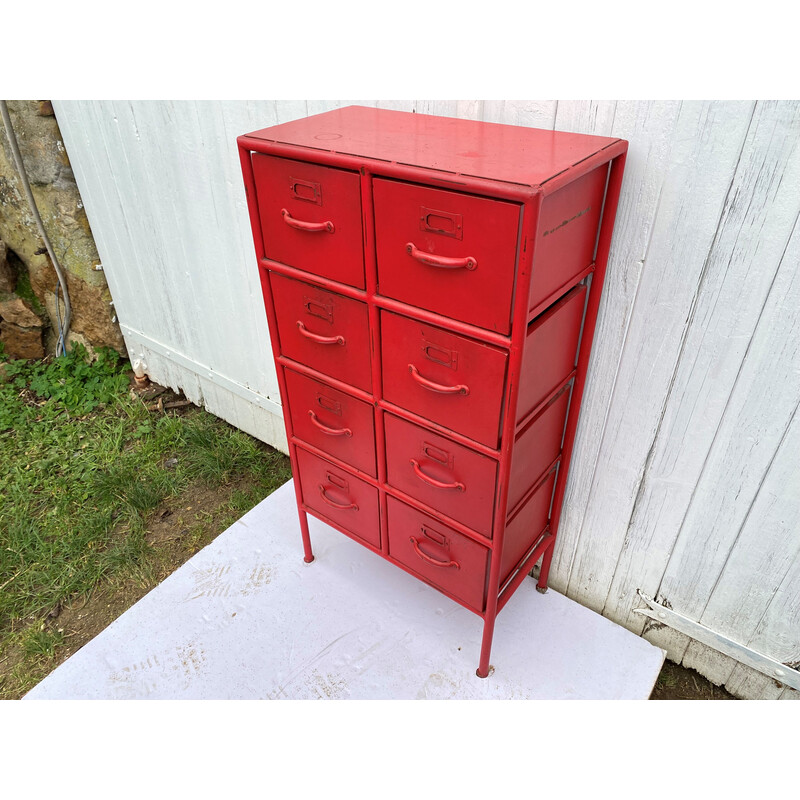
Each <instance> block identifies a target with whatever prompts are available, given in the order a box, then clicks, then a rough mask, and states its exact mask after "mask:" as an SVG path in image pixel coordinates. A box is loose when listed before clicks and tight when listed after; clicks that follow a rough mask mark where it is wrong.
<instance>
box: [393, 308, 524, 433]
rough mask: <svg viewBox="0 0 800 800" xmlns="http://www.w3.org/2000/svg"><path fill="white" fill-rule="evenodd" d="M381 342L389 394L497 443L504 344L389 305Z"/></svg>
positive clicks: (418, 411) (406, 405) (433, 417)
mask: <svg viewBox="0 0 800 800" xmlns="http://www.w3.org/2000/svg"><path fill="white" fill-rule="evenodd" d="M381 342H382V344H381V349H382V351H383V396H384V397H385V398H386V400H388V401H389V402H390V403H395V404H396V405H398V406H402V407H403V408H406V409H408V410H409V411H413V412H414V413H416V414H419V415H420V416H422V417H425V418H426V419H430V420H432V421H433V422H438V423H439V424H440V425H443V426H445V427H446V428H450V429H451V430H454V431H457V432H458V433H462V434H464V435H465V436H468V437H469V438H471V439H474V440H475V441H477V442H481V443H482V444H485V445H488V446H489V447H497V442H498V436H499V428H500V416H501V415H500V410H501V408H502V404H503V390H504V386H505V375H506V362H507V360H508V354H507V353H506V352H505V351H504V350H500V349H499V348H497V347H492V346H491V345H487V344H483V343H482V342H476V341H475V340H474V339H468V338H466V337H465V336H459V335H457V334H454V333H450V332H448V331H445V330H442V329H441V328H437V327H436V326H434V325H426V324H424V323H421V322H416V321H415V320H412V319H409V318H408V317H402V316H400V315H398V314H392V313H389V312H386V311H383V312H381Z"/></svg>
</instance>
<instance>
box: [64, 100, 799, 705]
mask: <svg viewBox="0 0 800 800" xmlns="http://www.w3.org/2000/svg"><path fill="white" fill-rule="evenodd" d="M353 103H355V104H359V105H376V106H380V107H384V108H395V109H399V110H405V111H412V110H413V111H417V112H418V113H427V114H441V115H447V116H458V117H463V118H469V119H480V120H484V121H487V122H504V123H510V124H515V125H529V126H532V127H540V128H555V129H557V130H564V131H576V132H583V133H593V134H598V135H604V136H618V137H620V138H624V139H628V140H629V142H630V150H629V156H628V164H627V169H626V175H625V180H624V184H623V191H622V196H621V198H620V207H619V212H618V219H617V225H616V230H615V239H614V243H613V246H612V250H611V256H610V262H609V269H608V277H607V281H608V282H607V289H606V292H605V295H604V298H603V302H602V305H601V309H600V316H599V319H598V331H597V335H596V339H595V351H594V353H593V356H592V361H591V365H590V369H589V376H588V381H587V386H586V393H585V397H584V407H583V412H582V417H581V422H580V425H579V428H578V435H577V439H576V443H575V455H574V458H573V464H572V468H571V470H570V476H569V482H568V486H567V493H566V498H565V504H564V517H563V520H562V525H561V532H560V536H559V541H558V544H557V547H556V552H555V557H554V560H553V569H552V572H551V576H552V577H551V583H552V585H553V587H554V588H555V589H556V590H558V591H561V592H564V593H565V594H567V595H568V596H569V597H572V598H573V599H575V600H577V601H578V602H580V603H582V604H584V605H586V606H588V607H590V608H593V609H595V610H596V611H598V612H599V613H602V614H604V615H605V616H607V617H609V618H611V619H613V620H614V621H616V622H618V623H620V624H621V625H624V626H626V627H627V628H629V629H631V630H633V631H635V632H637V633H640V634H642V635H644V636H645V637H646V638H648V639H650V640H651V641H653V642H655V643H656V644H658V645H659V646H661V647H663V648H665V649H666V650H667V651H668V653H669V655H670V657H671V658H673V659H675V660H677V661H682V662H683V663H685V664H686V665H687V666H690V667H692V668H694V669H697V670H698V671H699V672H701V673H703V674H704V675H707V676H708V677H709V678H711V679H712V680H714V681H715V682H717V683H719V684H720V685H724V686H726V687H727V688H728V689H729V690H730V691H732V692H733V693H734V694H737V695H738V696H742V697H753V698H787V699H788V698H791V699H795V698H797V696H798V693H797V692H795V691H793V690H790V689H785V688H784V687H782V686H781V685H780V684H776V683H775V681H773V680H772V679H771V678H769V677H767V676H766V675H763V674H761V673H759V672H756V671H754V670H752V669H750V668H749V667H745V666H743V665H742V664H739V663H737V662H736V661H734V660H733V659H731V658H728V657H727V656H723V655H721V654H719V653H718V652H716V651H714V650H711V649H710V648H708V647H706V646H704V645H701V644H699V643H697V642H695V641H692V640H690V639H689V638H688V637H686V636H684V635H682V634H679V633H676V632H674V631H672V630H670V629H669V628H666V627H659V626H657V625H654V624H653V623H651V622H648V621H647V620H645V619H644V618H643V617H642V616H641V615H637V614H635V613H634V610H635V609H636V608H637V607H639V606H640V605H641V603H640V601H639V598H638V594H637V592H638V591H641V592H642V593H644V594H646V595H650V596H654V597H655V598H656V599H657V600H658V601H659V602H662V603H665V604H668V605H670V606H671V607H672V608H673V609H674V610H675V611H677V612H679V613H681V614H683V615H685V616H688V617H690V618H692V619H694V620H696V621H698V622H700V623H701V624H703V625H705V626H706V627H708V628H711V629H712V630H714V631H716V632H719V633H721V634H723V635H725V636H728V637H729V638H731V639H734V640H735V641H737V642H739V643H741V644H743V645H746V646H748V647H751V648H752V649H753V650H756V651H759V652H762V653H765V654H767V655H769V656H771V657H773V658H775V659H777V660H779V661H782V662H784V663H786V664H792V665H795V666H796V665H797V662H798V661H800V457H798V454H799V453H800V419H798V414H797V407H798V401H800V352H799V351H800V320H798V313H800V312H799V311H798V310H799V309H800V226H799V225H798V213H800V103H799V102H796V101H780V102H766V101H765V102H762V101H759V102H749V101H748V102H700V101H693V102H678V101H659V102H645V101H624V102H623V101H620V102H615V101H594V100H593V101H509V100H502V101H494V100H466V101H442V100H436V101H428V100H401V101H370V100H356V101H345V100H343V101H336V102H332V101H279V102H266V101H264V102H262V101H259V102H239V101H236V102H193V101H192V102H138V101H137V102H111V101H90V102H66V101H61V102H56V103H55V106H56V113H57V116H58V120H59V124H60V126H61V130H62V132H63V135H64V139H65V145H66V148H67V152H68V153H69V156H70V159H71V161H72V165H73V168H74V171H75V174H76V178H77V181H78V185H79V187H80V189H81V192H82V196H83V199H84V202H85V204H86V210H87V213H88V216H89V220H90V222H91V224H92V229H93V232H94V235H95V239H96V240H97V245H98V249H99V251H100V254H101V257H102V259H103V263H104V266H105V270H106V273H107V276H108V282H109V286H110V288H111V292H112V295H113V297H114V302H115V308H116V310H117V313H118V316H119V319H120V322H121V324H122V325H123V330H124V333H125V336H126V342H127V344H128V347H129V350H130V353H131V356H132V357H142V358H144V360H145V362H146V363H147V365H148V371H149V372H150V374H151V376H152V377H153V378H154V379H155V380H158V381H160V382H162V383H166V384H168V385H170V386H173V387H175V388H181V389H183V390H184V391H185V392H186V394H187V396H188V397H190V398H191V399H193V400H194V401H195V402H198V403H201V404H203V405H205V406H206V407H207V408H208V409H209V410H211V411H212V412H213V413H215V414H217V415H219V416H220V417H222V418H224V419H226V420H228V421H229V422H231V423H232V424H234V425H236V426H238V427H240V428H242V429H243V430H246V431H248V432H249V433H251V434H253V435H254V436H258V437H259V438H261V439H263V440H264V441H267V442H269V443H271V444H273V445H275V446H277V447H280V448H282V449H285V447H286V443H285V440H284V434H283V426H282V422H281V420H280V413H281V412H280V402H279V396H278V390H277V381H276V376H275V372H274V370H273V368H272V365H271V359H270V356H269V348H268V332H267V326H266V321H265V318H264V313H263V309H262V304H261V292H260V287H259V284H258V277H257V272H256V269H255V258H254V253H253V245H252V239H251V235H250V230H249V225H248V215H247V211H246V205H245V198H244V191H243V188H242V182H241V176H240V174H239V164H238V157H237V153H236V145H235V140H236V136H237V135H239V134H241V133H246V132H249V131H252V130H256V129H258V128H263V127H266V126H268V125H273V124H276V123H278V122H284V121H287V120H291V119H296V118H298V117H302V116H306V115H309V114H315V113H319V112H322V111H326V110H328V109H330V108H334V107H339V106H344V105H350V104H353Z"/></svg>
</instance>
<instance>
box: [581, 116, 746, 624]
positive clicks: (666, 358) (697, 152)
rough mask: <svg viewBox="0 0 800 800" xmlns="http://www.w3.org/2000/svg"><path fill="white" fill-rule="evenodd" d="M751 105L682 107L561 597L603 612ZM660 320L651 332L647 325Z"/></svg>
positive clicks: (740, 145) (740, 146)
mask: <svg viewBox="0 0 800 800" xmlns="http://www.w3.org/2000/svg"><path fill="white" fill-rule="evenodd" d="M751 113H752V104H750V103H684V104H683V105H682V107H681V111H680V114H679V116H678V120H677V122H676V125H675V129H674V138H673V147H672V152H671V155H670V161H671V164H672V167H671V169H670V170H669V172H668V174H667V176H666V179H665V181H664V183H663V184H662V188H661V195H660V207H659V213H658V214H657V216H656V219H655V223H654V227H653V233H652V237H651V240H650V243H649V246H648V249H647V254H646V255H645V256H644V259H645V262H646V264H645V269H644V270H643V272H642V277H641V280H640V282H639V288H638V291H637V296H636V308H635V311H634V313H633V314H632V315H631V320H630V325H629V326H628V333H627V337H626V341H625V348H624V351H623V354H622V359H621V362H620V366H619V373H618V375H617V381H616V384H615V389H614V394H613V399H612V403H611V406H610V408H609V413H608V420H607V423H606V427H605V431H604V433H603V440H602V444H601V449H600V455H599V458H598V462H597V468H596V471H595V475H594V479H593V482H592V488H591V492H590V496H589V501H588V503H587V508H586V515H585V517H584V520H583V524H582V531H583V532H584V533H585V535H582V536H581V538H580V539H579V541H578V546H577V548H576V553H575V559H574V561H573V564H572V570H571V573H570V579H569V584H568V591H567V594H568V595H569V596H570V597H571V598H573V599H575V600H577V601H578V602H580V603H582V604H583V605H586V606H588V607H590V608H592V609H594V610H596V611H601V610H602V608H603V606H604V604H605V601H606V597H607V594H608V586H609V585H610V583H611V581H612V579H613V576H614V573H615V570H616V567H617V561H618V558H619V555H620V553H621V551H622V550H623V548H624V546H625V539H626V535H627V533H628V529H629V522H630V519H631V514H632V511H633V509H634V507H635V504H636V500H637V495H638V491H639V489H640V486H641V481H642V477H643V475H644V474H645V473H646V471H647V468H648V465H649V461H650V459H651V457H652V453H651V448H652V443H653V441H654V438H655V435H656V433H657V431H658V427H659V425H660V422H661V418H662V415H663V411H664V405H665V402H666V398H667V397H668V396H669V390H670V386H671V384H672V381H673V379H674V374H675V369H676V366H677V364H678V361H679V359H680V357H681V354H682V350H683V343H684V339H685V335H686V328H687V320H688V318H690V315H691V311H692V308H693V306H694V304H695V303H696V296H697V289H698V286H699V285H700V282H701V278H702V274H703V269H704V266H705V263H706V257H707V254H708V252H709V250H710V248H711V245H712V242H713V240H714V236H715V233H716V229H717V225H718V222H719V219H720V216H721V214H722V211H723V207H724V203H725V198H726V195H727V191H728V188H729V186H730V182H731V175H732V173H733V171H734V169H735V167H736V163H737V160H738V157H739V154H740V152H741V149H742V145H743V143H744V138H745V134H746V132H747V128H748V126H749V122H750V117H751ZM654 320H658V322H657V325H654V324H653V321H654Z"/></svg>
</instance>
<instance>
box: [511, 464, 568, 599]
mask: <svg viewBox="0 0 800 800" xmlns="http://www.w3.org/2000/svg"><path fill="white" fill-rule="evenodd" d="M555 481H556V471H555V470H553V471H552V472H550V473H548V474H547V475H546V476H545V477H544V478H542V480H541V481H540V482H539V485H538V487H537V488H536V490H535V491H534V492H533V494H532V495H531V496H530V498H529V499H528V500H527V501H526V502H525V505H523V506H522V507H521V508H520V509H519V511H517V513H515V514H514V516H513V517H512V518H511V519H510V520H508V522H506V531H505V535H504V538H503V555H502V558H501V559H500V586H502V585H503V584H504V583H505V581H506V580H508V578H509V577H510V575H511V573H512V572H513V571H514V568H515V567H516V566H517V564H518V563H519V561H520V559H521V558H522V557H523V556H524V555H525V554H526V553H527V552H528V550H530V549H531V547H533V545H534V543H535V542H536V540H537V539H538V538H539V536H540V535H541V533H542V531H543V530H544V529H545V526H546V525H547V521H548V518H549V516H550V501H551V500H552V498H553V487H554V486H555Z"/></svg>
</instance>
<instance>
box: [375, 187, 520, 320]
mask: <svg viewBox="0 0 800 800" xmlns="http://www.w3.org/2000/svg"><path fill="white" fill-rule="evenodd" d="M373 187H374V197H375V247H376V252H377V259H378V285H379V287H380V293H381V294H383V295H386V296H387V297H392V298H394V299H395V300H401V301H403V302H405V303H409V304H410V305H413V306H418V307H419V308H425V309H427V310H428V311H435V312H438V313H440V314H443V315H445V316H447V317H452V318H453V319H458V320H461V321H462V322H469V323H472V324H473V325H478V326H480V327H483V328H489V329H491V330H495V331H499V332H500V333H508V332H509V330H510V323H511V298H512V294H513V289H514V268H515V264H516V250H517V232H518V228H519V217H520V206H518V205H516V204H514V203H509V202H504V201H501V200H490V199H488V198H485V197H476V196H475V195H469V194H461V193H459V192H449V191H445V190H443V189H433V188H430V187H424V186H417V185H414V184H409V183H400V182H398V181H390V180H385V179H380V178H376V179H375V180H374V181H373Z"/></svg>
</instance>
